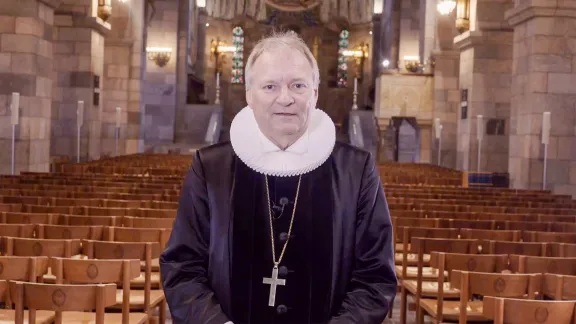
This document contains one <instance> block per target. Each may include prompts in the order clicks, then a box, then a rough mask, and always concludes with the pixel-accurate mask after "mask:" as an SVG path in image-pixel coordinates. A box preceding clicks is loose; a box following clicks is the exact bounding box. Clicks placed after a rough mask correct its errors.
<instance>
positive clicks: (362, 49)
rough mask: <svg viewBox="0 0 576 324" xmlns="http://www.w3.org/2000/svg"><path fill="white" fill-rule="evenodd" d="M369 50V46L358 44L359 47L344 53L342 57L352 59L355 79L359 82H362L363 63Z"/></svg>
mask: <svg viewBox="0 0 576 324" xmlns="http://www.w3.org/2000/svg"><path fill="white" fill-rule="evenodd" d="M369 50H370V45H369V44H367V43H364V42H362V43H360V44H359V45H357V46H355V47H354V49H352V50H346V51H344V53H343V54H344V56H346V57H352V58H354V62H355V63H356V71H355V74H356V78H358V80H359V81H361V80H362V75H363V74H364V73H363V72H364V62H365V61H366V59H367V58H368V53H369Z"/></svg>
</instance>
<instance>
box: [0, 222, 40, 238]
mask: <svg viewBox="0 0 576 324" xmlns="http://www.w3.org/2000/svg"><path fill="white" fill-rule="evenodd" d="M34 227H35V226H34V224H0V236H11V237H33V236H34Z"/></svg>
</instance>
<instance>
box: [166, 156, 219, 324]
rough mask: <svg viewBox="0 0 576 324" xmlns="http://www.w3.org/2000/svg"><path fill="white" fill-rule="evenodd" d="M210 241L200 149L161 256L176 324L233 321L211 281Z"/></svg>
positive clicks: (183, 189) (209, 323)
mask: <svg viewBox="0 0 576 324" xmlns="http://www.w3.org/2000/svg"><path fill="white" fill-rule="evenodd" d="M209 241H210V211H209V209H208V193H207V188H206V180H205V178H204V173H203V167H202V161H201V159H200V155H199V154H198V153H196V155H195V157H194V160H193V162H192V167H191V168H190V170H189V172H188V174H187V176H186V178H185V180H184V185H183V186H182V190H181V194H180V200H179V203H178V212H177V215H176V220H175V222H174V227H173V230H172V234H171V236H170V239H169V240H168V243H167V245H166V249H165V250H164V252H163V253H162V255H161V256H160V271H161V275H162V284H163V287H164V294H165V295H166V301H167V303H168V306H169V308H170V313H171V315H172V318H173V321H174V323H176V324H182V323H186V324H188V323H198V324H200V323H201V324H224V323H226V322H228V321H229V319H228V317H227V316H226V315H225V314H224V312H223V311H222V308H221V307H220V304H219V303H218V300H217V298H216V297H215V295H214V292H213V291H212V290H211V288H210V285H209V282H208V275H207V273H208V247H209V245H210V242H209Z"/></svg>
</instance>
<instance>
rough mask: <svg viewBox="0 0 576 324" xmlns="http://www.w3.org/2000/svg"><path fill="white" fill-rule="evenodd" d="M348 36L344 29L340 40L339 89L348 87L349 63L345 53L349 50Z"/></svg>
mask: <svg viewBox="0 0 576 324" xmlns="http://www.w3.org/2000/svg"><path fill="white" fill-rule="evenodd" d="M348 36H350V33H349V32H348V31H347V30H346V29H344V30H342V31H341V32H340V37H339V40H338V79H337V80H338V87H339V88H345V87H347V86H348V63H347V62H346V56H345V55H344V52H345V51H346V50H347V49H348V45H349V42H348Z"/></svg>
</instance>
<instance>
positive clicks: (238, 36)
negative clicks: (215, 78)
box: [231, 26, 244, 84]
mask: <svg viewBox="0 0 576 324" xmlns="http://www.w3.org/2000/svg"><path fill="white" fill-rule="evenodd" d="M232 34H233V35H232V45H233V46H234V47H235V50H234V56H232V80H231V81H232V83H237V84H242V83H244V29H242V27H240V26H236V27H234V29H232Z"/></svg>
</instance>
